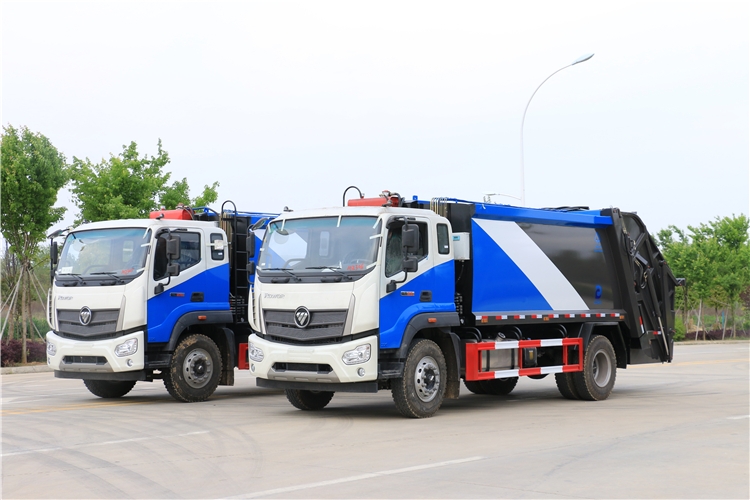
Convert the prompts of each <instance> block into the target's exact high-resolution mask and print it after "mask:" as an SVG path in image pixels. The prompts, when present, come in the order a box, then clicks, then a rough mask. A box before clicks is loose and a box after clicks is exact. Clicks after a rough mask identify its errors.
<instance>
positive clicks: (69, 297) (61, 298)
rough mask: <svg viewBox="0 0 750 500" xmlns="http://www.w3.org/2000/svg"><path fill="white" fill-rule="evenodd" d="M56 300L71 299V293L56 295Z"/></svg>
mask: <svg viewBox="0 0 750 500" xmlns="http://www.w3.org/2000/svg"><path fill="white" fill-rule="evenodd" d="M57 300H73V296H72V295H58V296H57Z"/></svg>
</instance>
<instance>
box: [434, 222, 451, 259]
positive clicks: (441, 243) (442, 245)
mask: <svg viewBox="0 0 750 500" xmlns="http://www.w3.org/2000/svg"><path fill="white" fill-rule="evenodd" d="M437 240H438V253H439V254H441V255H445V254H448V253H451V247H450V238H448V226H447V225H445V224H438V225H437Z"/></svg>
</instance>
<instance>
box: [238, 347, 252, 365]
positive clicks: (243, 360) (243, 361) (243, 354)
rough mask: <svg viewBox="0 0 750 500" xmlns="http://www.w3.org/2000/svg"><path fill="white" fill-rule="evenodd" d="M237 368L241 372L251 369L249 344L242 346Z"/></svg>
mask: <svg viewBox="0 0 750 500" xmlns="http://www.w3.org/2000/svg"><path fill="white" fill-rule="evenodd" d="M237 368H239V369H240V370H249V369H250V363H249V362H248V359H247V344H240V353H239V354H238V355H237Z"/></svg>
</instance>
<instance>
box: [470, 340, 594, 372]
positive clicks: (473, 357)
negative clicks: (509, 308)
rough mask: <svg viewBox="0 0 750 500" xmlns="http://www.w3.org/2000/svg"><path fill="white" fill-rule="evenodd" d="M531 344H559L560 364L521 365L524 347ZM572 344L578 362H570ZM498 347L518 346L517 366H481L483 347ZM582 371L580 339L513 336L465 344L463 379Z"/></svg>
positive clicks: (488, 349)
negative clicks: (495, 367) (511, 338)
mask: <svg viewBox="0 0 750 500" xmlns="http://www.w3.org/2000/svg"><path fill="white" fill-rule="evenodd" d="M532 347H540V348H546V347H562V350H563V351H562V359H563V361H562V362H563V364H562V365H559V366H536V367H531V368H524V366H523V350H524V349H526V348H532ZM571 347H577V348H578V353H579V355H578V362H577V363H575V364H572V363H570V362H569V359H570V357H571V356H570V354H569V350H570V348H571ZM500 349H515V350H517V351H518V352H517V363H518V368H514V369H509V370H488V369H483V367H482V354H481V353H482V351H494V350H500ZM580 371H583V339H582V338H569V339H545V340H513V341H503V342H481V343H478V344H466V380H467V381H475V380H492V379H496V378H507V377H523V376H528V375H545V374H549V373H567V372H580Z"/></svg>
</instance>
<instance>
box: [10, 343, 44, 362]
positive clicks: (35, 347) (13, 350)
mask: <svg viewBox="0 0 750 500" xmlns="http://www.w3.org/2000/svg"><path fill="white" fill-rule="evenodd" d="M26 360H27V361H28V362H29V363H33V362H37V361H47V344H46V343H45V342H41V341H40V342H32V341H30V340H27V341H26ZM20 362H21V339H11V340H9V341H4V342H0V364H2V366H13V365H17V364H19V363H20Z"/></svg>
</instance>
